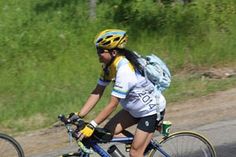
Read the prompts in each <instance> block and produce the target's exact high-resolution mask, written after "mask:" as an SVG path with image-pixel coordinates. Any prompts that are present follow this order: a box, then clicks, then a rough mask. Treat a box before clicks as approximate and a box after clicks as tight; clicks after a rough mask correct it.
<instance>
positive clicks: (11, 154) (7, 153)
mask: <svg viewBox="0 0 236 157" xmlns="http://www.w3.org/2000/svg"><path fill="white" fill-rule="evenodd" d="M0 156H1V157H24V152H23V149H22V147H21V146H20V144H19V143H18V142H17V141H16V140H15V139H14V138H13V137H11V136H9V135H7V134H4V133H0Z"/></svg>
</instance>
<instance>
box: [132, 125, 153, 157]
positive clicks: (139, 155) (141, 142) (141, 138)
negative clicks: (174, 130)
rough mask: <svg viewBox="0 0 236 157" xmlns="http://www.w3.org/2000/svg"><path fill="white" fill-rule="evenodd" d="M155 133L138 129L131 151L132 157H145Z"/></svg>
mask: <svg viewBox="0 0 236 157" xmlns="http://www.w3.org/2000/svg"><path fill="white" fill-rule="evenodd" d="M152 136H153V133H149V132H145V131H142V130H140V129H137V130H136V132H135V136H134V140H133V143H132V146H131V150H130V156H131V157H143V153H144V151H145V149H146V147H147V145H148V144H149V143H150V141H151V139H152Z"/></svg>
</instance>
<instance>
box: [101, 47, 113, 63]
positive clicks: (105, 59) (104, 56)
mask: <svg viewBox="0 0 236 157" xmlns="http://www.w3.org/2000/svg"><path fill="white" fill-rule="evenodd" d="M97 54H98V57H99V62H100V63H104V64H108V63H110V61H111V59H112V55H114V56H115V54H114V53H113V52H112V53H110V52H109V51H108V50H104V49H100V48H97Z"/></svg>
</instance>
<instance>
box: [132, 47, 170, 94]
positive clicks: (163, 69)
mask: <svg viewBox="0 0 236 157" xmlns="http://www.w3.org/2000/svg"><path fill="white" fill-rule="evenodd" d="M134 54H135V55H136V57H135V58H136V59H135V61H134V64H135V66H136V68H137V70H138V71H139V72H140V73H141V74H142V75H143V76H145V77H146V78H147V79H149V80H150V81H151V82H152V83H153V84H154V85H155V87H156V88H157V89H158V90H160V91H161V92H162V91H164V90H165V89H166V88H168V87H169V86H170V83H171V74H170V71H169V68H168V67H167V66H166V64H165V63H164V62H163V61H162V60H161V59H160V58H159V57H157V56H156V55H154V54H151V55H147V56H145V57H143V56H141V55H139V54H138V53H137V52H134Z"/></svg>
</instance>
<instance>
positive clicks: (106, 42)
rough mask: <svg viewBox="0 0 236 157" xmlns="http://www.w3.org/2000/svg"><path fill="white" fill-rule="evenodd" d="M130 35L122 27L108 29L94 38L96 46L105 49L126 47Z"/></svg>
mask: <svg viewBox="0 0 236 157" xmlns="http://www.w3.org/2000/svg"><path fill="white" fill-rule="evenodd" d="M127 40H128V36H127V34H126V32H125V31H123V30H120V29H107V30H104V31H102V32H100V33H99V34H98V35H97V36H96V37H95V40H94V43H95V46H96V47H99V48H103V49H108V50H109V49H113V48H121V49H122V48H124V47H125V44H126V43H127Z"/></svg>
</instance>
